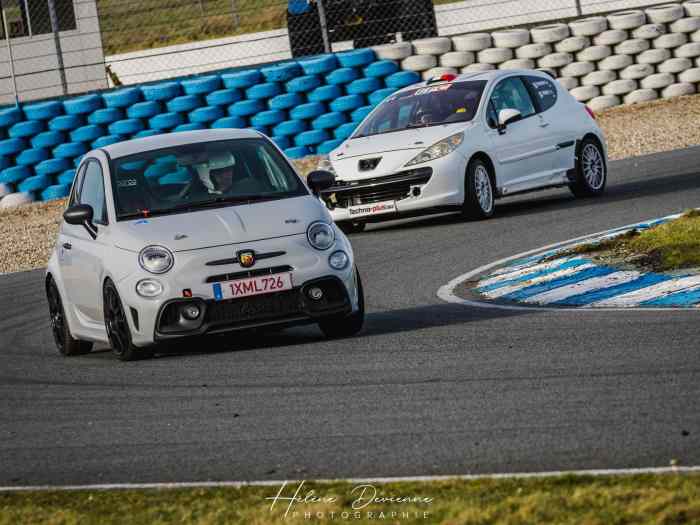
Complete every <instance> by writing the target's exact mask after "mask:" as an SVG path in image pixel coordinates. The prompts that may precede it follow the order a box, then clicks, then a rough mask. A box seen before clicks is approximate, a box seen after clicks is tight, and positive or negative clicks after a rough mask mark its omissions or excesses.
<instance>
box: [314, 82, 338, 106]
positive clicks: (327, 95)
mask: <svg viewBox="0 0 700 525" xmlns="http://www.w3.org/2000/svg"><path fill="white" fill-rule="evenodd" d="M341 96H343V90H342V89H341V88H340V87H338V86H334V85H331V86H319V87H317V88H316V89H314V90H313V91H312V92H311V93H309V94H308V95H307V97H308V99H309V102H325V101H327V100H333V99H335V98H338V97H341Z"/></svg>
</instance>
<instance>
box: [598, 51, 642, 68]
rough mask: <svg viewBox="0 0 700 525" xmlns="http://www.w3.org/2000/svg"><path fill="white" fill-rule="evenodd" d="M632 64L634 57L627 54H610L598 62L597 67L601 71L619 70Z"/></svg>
mask: <svg viewBox="0 0 700 525" xmlns="http://www.w3.org/2000/svg"><path fill="white" fill-rule="evenodd" d="M632 64H634V59H633V58H632V57H631V56H629V55H611V56H609V57H607V58H604V59H603V60H601V61H600V62H598V69H601V70H603V71H619V70H620V69H625V68H626V67H629V66H631V65H632Z"/></svg>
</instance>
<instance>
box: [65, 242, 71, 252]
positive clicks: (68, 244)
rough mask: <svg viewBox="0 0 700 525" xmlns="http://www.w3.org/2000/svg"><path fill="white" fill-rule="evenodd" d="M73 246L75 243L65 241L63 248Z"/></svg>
mask: <svg viewBox="0 0 700 525" xmlns="http://www.w3.org/2000/svg"><path fill="white" fill-rule="evenodd" d="M72 247H73V245H72V244H71V243H69V242H64V243H63V248H64V249H66V250H70V249H71V248H72Z"/></svg>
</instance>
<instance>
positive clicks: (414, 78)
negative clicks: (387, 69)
mask: <svg viewBox="0 0 700 525" xmlns="http://www.w3.org/2000/svg"><path fill="white" fill-rule="evenodd" d="M416 82H420V75H419V74H418V73H416V72H415V71H399V72H398V73H394V74H393V75H389V76H388V77H386V78H385V79H384V83H385V84H386V85H387V87H393V88H397V89H398V88H403V87H406V86H410V85H411V84H415V83H416Z"/></svg>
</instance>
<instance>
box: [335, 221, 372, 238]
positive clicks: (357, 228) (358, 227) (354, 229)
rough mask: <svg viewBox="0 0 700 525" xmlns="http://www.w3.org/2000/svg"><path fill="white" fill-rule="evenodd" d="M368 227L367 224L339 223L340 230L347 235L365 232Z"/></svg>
mask: <svg viewBox="0 0 700 525" xmlns="http://www.w3.org/2000/svg"><path fill="white" fill-rule="evenodd" d="M366 226H367V224H366V223H364V222H350V221H343V222H339V223H338V228H340V230H341V231H342V232H343V233H344V234H346V235H350V234H351V233H360V232H363V231H365V227H366Z"/></svg>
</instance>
